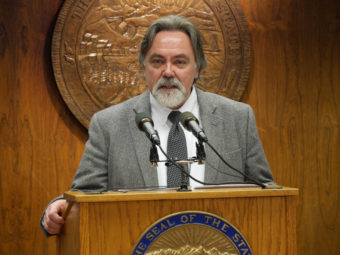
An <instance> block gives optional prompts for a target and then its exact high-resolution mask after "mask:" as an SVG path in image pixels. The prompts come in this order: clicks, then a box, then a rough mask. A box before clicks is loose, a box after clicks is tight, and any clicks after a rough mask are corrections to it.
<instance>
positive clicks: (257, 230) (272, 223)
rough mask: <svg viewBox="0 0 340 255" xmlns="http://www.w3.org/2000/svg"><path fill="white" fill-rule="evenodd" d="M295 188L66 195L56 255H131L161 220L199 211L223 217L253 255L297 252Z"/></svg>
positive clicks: (72, 193)
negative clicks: (68, 205)
mask: <svg viewBox="0 0 340 255" xmlns="http://www.w3.org/2000/svg"><path fill="white" fill-rule="evenodd" d="M297 195H298V189H295V188H282V189H276V190H264V189H261V188H223V189H200V190H194V191H192V192H176V191H174V190H170V191H169V190H168V191H165V190H163V191H129V192H125V193H123V192H104V193H102V194H97V193H84V192H79V191H70V192H66V193H65V194H64V198H65V199H67V200H68V201H69V202H70V205H72V206H70V207H69V209H68V211H69V213H68V215H67V216H66V224H65V227H64V229H63V231H62V234H61V235H60V236H59V237H58V254H64V255H65V254H66V255H68V254H72V255H74V254H79V255H80V254H81V255H90V254H101V255H108V254H110V255H112V254H124V255H128V254H132V251H133V248H134V247H135V245H136V244H137V242H138V240H139V238H140V237H141V235H142V234H143V233H144V231H145V230H146V229H148V228H149V227H150V226H151V225H152V224H154V223H155V222H156V221H158V220H159V219H160V218H163V217H165V216H168V215H170V214H173V213H177V212H181V211H204V212H208V213H212V214H216V215H217V216H219V217H221V218H223V219H225V220H226V221H228V222H229V223H230V224H232V225H233V226H234V227H236V228H237V229H238V230H239V232H240V233H241V234H242V235H243V237H244V238H245V239H246V240H247V242H248V244H249V245H250V247H251V249H252V252H253V254H254V255H266V254H268V255H269V254H270V255H272V254H276V255H280V254H291V255H294V254H296V203H297Z"/></svg>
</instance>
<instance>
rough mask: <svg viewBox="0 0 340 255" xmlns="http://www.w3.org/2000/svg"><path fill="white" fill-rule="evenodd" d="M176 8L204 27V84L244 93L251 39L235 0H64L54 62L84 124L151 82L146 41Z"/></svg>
mask: <svg viewBox="0 0 340 255" xmlns="http://www.w3.org/2000/svg"><path fill="white" fill-rule="evenodd" d="M170 14H176V15H181V16H184V17H187V18H188V19H190V20H191V21H193V22H194V23H195V24H196V25H197V27H198V28H199V29H200V31H201V32H202V35H203V48H204V51H205V54H206V57H207V60H208V67H207V68H206V69H205V70H203V71H202V73H201V75H200V80H199V81H198V82H197V84H196V85H197V87H199V88H201V89H203V90H205V91H210V92H214V93H217V94H220V95H223V96H226V97H229V98H232V99H235V100H239V99H240V97H241V96H242V93H243V91H244V89H245V87H246V84H247V81H248V75H249V69H250V62H251V43H250V35H249V31H248V28H247V25H246V22H245V18H244V16H243V14H242V11H241V8H240V7H239V5H238V3H237V1H236V0H65V3H64V5H63V7H62V9H61V11H60V13H59V15H58V19H57V23H56V26H55V30H54V34H53V40H52V62H53V70H54V75H55V78H56V82H57V85H58V88H59V91H60V93H61V95H62V96H63V99H64V101H65V102H66V104H67V105H68V107H69V108H70V110H71V111H72V113H73V114H74V115H75V116H76V118H77V119H78V120H79V121H80V122H81V123H82V124H83V125H84V126H85V127H88V125H89V122H90V119H91V117H92V115H93V114H94V113H95V112H97V111H99V110H101V109H103V108H106V107H108V106H110V105H114V104H117V103H120V102H122V101H124V100H126V99H129V98H131V97H133V96H136V95H138V94H141V93H143V92H144V91H145V90H146V85H145V82H144V79H143V77H142V73H143V70H142V67H141V66H140V65H139V63H138V61H137V57H138V52H139V47H140V42H141V40H142V38H143V36H144V34H145V32H146V30H147V28H148V27H149V25H150V24H151V23H152V22H153V21H154V20H156V19H157V18H159V17H161V16H166V15H170Z"/></svg>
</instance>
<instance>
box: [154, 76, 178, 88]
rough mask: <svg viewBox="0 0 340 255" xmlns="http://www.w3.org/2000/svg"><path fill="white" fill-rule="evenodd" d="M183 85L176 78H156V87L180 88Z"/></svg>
mask: <svg viewBox="0 0 340 255" xmlns="http://www.w3.org/2000/svg"><path fill="white" fill-rule="evenodd" d="M182 86H183V85H182V83H181V82H180V81H179V80H177V79H176V78H164V77H163V78H161V79H159V80H158V82H157V84H156V89H159V88H160V87H167V88H170V87H176V88H181V87H182Z"/></svg>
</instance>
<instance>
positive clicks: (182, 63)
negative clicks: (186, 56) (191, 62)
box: [175, 59, 187, 66]
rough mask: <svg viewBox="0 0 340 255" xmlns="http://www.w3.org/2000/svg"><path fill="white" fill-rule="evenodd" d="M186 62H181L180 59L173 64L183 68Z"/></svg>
mask: <svg viewBox="0 0 340 255" xmlns="http://www.w3.org/2000/svg"><path fill="white" fill-rule="evenodd" d="M186 63H187V62H186V61H185V60H182V59H178V60H176V61H175V64H176V65H179V66H183V65H185V64H186Z"/></svg>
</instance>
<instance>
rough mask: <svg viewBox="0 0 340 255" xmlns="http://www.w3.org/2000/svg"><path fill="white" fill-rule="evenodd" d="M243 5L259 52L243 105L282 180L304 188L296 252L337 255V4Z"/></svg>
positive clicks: (339, 111) (249, 0) (339, 231)
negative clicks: (254, 119) (253, 117)
mask: <svg viewBox="0 0 340 255" xmlns="http://www.w3.org/2000/svg"><path fill="white" fill-rule="evenodd" d="M239 3H240V4H241V6H242V9H243V11H244V13H245V16H246V18H247V21H248V24H249V29H250V30H251V35H252V42H253V49H254V67H253V75H252V77H251V79H250V83H249V84H250V86H249V88H248V93H247V94H246V96H245V97H244V101H245V102H248V103H249V104H251V105H252V106H253V107H254V109H255V114H256V117H257V124H258V127H259V132H260V136H261V138H262V142H263V145H264V148H265V151H266V154H267V157H268V160H269V163H270V165H271V168H272V171H273V173H274V176H275V177H276V180H277V182H278V183H280V184H283V185H287V186H294V187H298V188H300V195H299V196H300V197H299V204H298V205H299V206H298V212H297V215H298V229H297V238H298V240H297V241H298V251H299V252H298V254H306V253H308V254H340V244H339V240H340V239H339V237H340V221H339V216H340V208H339V207H340V195H339V194H340V172H339V167H340V164H339V162H340V159H339V155H340V133H339V131H340V125H339V124H340V102H339V99H340V20H339V19H340V2H339V1H330V0H326V1H318V0H312V1H297V0H284V1H267V0H266V1H252V0H244V1H243V0H242V1H241V0H240V1H239Z"/></svg>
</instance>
